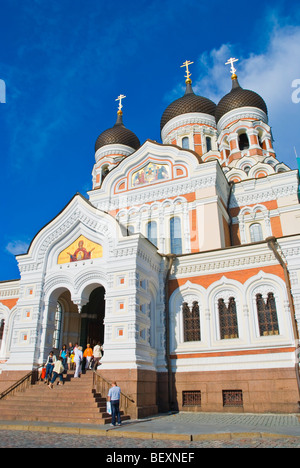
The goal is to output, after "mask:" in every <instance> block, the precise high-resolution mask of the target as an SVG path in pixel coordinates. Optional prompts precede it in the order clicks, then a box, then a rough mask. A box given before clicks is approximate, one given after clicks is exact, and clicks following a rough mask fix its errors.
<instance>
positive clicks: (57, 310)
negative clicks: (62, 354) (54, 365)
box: [44, 284, 105, 356]
mask: <svg viewBox="0 0 300 468" xmlns="http://www.w3.org/2000/svg"><path fill="white" fill-rule="evenodd" d="M83 296H84V298H85V299H84V303H85V305H84V306H83V307H82V308H81V310H80V312H79V310H78V306H77V305H76V304H74V302H73V301H72V298H71V293H70V291H69V290H68V289H66V288H59V289H57V290H55V291H54V292H53V293H52V295H51V297H50V300H49V304H48V320H47V332H46V339H45V345H46V346H45V348H44V353H45V356H47V355H48V354H47V353H49V352H50V351H51V350H54V351H55V353H58V352H59V351H60V350H61V349H62V346H63V345H67V346H68V344H69V343H73V345H74V344H75V343H78V344H79V345H81V346H82V347H83V348H85V347H86V345H87V343H89V344H90V345H91V346H92V347H93V346H94V345H95V344H97V343H98V342H100V343H101V344H103V343H104V317H105V288H104V287H103V286H101V285H99V284H93V285H90V286H88V287H87V288H86V290H85V292H84V293H83Z"/></svg>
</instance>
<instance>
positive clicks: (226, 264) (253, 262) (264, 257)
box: [171, 252, 277, 279]
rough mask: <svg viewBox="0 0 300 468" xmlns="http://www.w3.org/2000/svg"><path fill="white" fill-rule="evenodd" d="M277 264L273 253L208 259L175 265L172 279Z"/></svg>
mask: <svg viewBox="0 0 300 468" xmlns="http://www.w3.org/2000/svg"><path fill="white" fill-rule="evenodd" d="M274 263H277V261H276V260H275V258H274V255H273V253H272V252H265V253H261V254H259V255H258V254H254V255H245V256H242V257H230V258H226V259H224V260H215V261H207V259H203V260H198V261H197V263H193V264H188V265H180V264H179V265H176V264H175V265H174V266H173V268H172V271H171V279H175V278H178V277H180V276H183V277H186V276H190V275H202V274H213V273H218V272H226V271H231V270H236V269H243V270H244V269H249V268H257V267H263V266H264V265H270V264H274Z"/></svg>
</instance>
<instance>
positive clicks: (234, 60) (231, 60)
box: [225, 57, 239, 75]
mask: <svg viewBox="0 0 300 468" xmlns="http://www.w3.org/2000/svg"><path fill="white" fill-rule="evenodd" d="M238 61H239V59H236V58H232V57H231V58H230V59H229V60H228V62H226V63H225V65H231V67H230V71H231V73H232V74H233V75H234V74H235V72H236V69H235V68H234V66H233V64H234V63H235V62H238Z"/></svg>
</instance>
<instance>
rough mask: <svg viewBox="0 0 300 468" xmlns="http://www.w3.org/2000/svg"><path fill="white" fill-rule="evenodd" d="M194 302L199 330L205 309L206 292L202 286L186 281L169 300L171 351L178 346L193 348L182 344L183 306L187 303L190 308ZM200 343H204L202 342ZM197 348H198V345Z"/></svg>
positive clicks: (191, 345) (190, 345) (190, 343)
mask: <svg viewBox="0 0 300 468" xmlns="http://www.w3.org/2000/svg"><path fill="white" fill-rule="evenodd" d="M194 302H197V303H198V305H199V311H200V330H201V329H203V328H204V313H205V312H204V311H205V309H206V290H205V289H204V288H203V287H202V286H200V285H198V284H196V283H191V282H190V281H187V282H186V283H185V284H184V285H182V286H180V287H179V288H177V289H176V290H175V291H174V292H173V293H172V295H171V297H170V299H169V311H170V337H171V342H170V348H171V351H174V350H175V349H177V348H178V347H179V346H183V347H189V348H190V347H193V344H192V342H188V343H185V342H184V324H183V304H184V303H187V304H188V305H189V306H190V307H191V306H192V305H193V303H194ZM202 336H204V337H205V336H207V334H206V333H204V335H203V334H202ZM201 341H203V342H204V340H201ZM197 346H198V347H199V343H198V344H197Z"/></svg>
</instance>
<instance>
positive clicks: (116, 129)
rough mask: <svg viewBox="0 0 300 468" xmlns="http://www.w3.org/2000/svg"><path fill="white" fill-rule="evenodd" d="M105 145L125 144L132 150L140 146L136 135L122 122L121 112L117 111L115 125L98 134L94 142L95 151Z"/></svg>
mask: <svg viewBox="0 0 300 468" xmlns="http://www.w3.org/2000/svg"><path fill="white" fill-rule="evenodd" d="M105 145H126V146H129V147H130V148H133V149H134V150H137V149H139V147H140V146H141V144H140V140H139V139H138V137H137V136H136V135H135V134H134V133H133V132H132V131H131V130H128V128H126V127H125V125H124V124H123V120H122V114H121V113H118V119H117V122H116V123H115V125H114V126H113V127H112V128H108V129H107V130H105V131H104V132H103V133H101V135H99V137H98V138H97V141H96V144H95V152H97V151H98V149H99V148H102V146H105Z"/></svg>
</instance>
